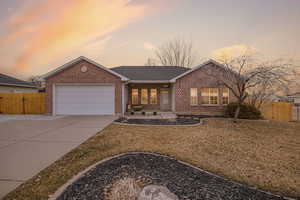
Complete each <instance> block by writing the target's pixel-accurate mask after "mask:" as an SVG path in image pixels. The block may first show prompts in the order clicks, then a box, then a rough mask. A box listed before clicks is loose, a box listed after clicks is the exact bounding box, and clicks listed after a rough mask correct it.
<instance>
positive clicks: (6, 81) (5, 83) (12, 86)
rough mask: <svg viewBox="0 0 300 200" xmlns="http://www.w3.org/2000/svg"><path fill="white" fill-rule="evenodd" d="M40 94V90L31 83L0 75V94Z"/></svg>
mask: <svg viewBox="0 0 300 200" xmlns="http://www.w3.org/2000/svg"><path fill="white" fill-rule="evenodd" d="M25 92H38V88H37V87H36V86H35V85H34V84H33V83H30V82H27V81H23V80H19V79H16V78H13V77H11V76H7V75H5V74H0V93H25Z"/></svg>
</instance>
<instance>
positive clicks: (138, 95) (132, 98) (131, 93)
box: [131, 88, 139, 105]
mask: <svg viewBox="0 0 300 200" xmlns="http://www.w3.org/2000/svg"><path fill="white" fill-rule="evenodd" d="M134 90H137V103H133V91H134ZM131 104H132V105H139V89H138V88H132V89H131Z"/></svg>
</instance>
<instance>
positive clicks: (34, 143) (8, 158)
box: [0, 115, 115, 199]
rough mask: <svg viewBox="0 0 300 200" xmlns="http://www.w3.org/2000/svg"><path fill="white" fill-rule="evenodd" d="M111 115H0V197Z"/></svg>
mask: <svg viewBox="0 0 300 200" xmlns="http://www.w3.org/2000/svg"><path fill="white" fill-rule="evenodd" d="M12 118H13V119H12ZM114 119H115V117H114V116H67V117H51V116H34V117H30V116H26V117H25V119H24V116H19V117H18V116H4V115H0V199H1V198H2V197H3V196H4V195H5V194H7V193H8V192H10V191H11V190H13V189H15V188H16V187H17V186H18V185H20V184H21V183H23V182H24V181H26V180H28V179H30V178H31V177H32V176H34V175H36V174H37V173H38V172H39V171H41V170H42V169H44V168H45V167H47V166H49V165H50V164H51V163H53V162H54V161H56V160H57V159H59V158H60V157H62V156H63V155H64V154H66V153H68V152H69V151H70V150H72V149H73V148H75V147H77V146H78V145H79V144H81V143H83V142H84V141H86V140H87V139H88V138H90V137H91V136H93V135H95V134H96V133H97V132H99V131H100V130H102V129H103V128H104V127H105V126H107V125H108V124H110V123H111V122H112V121H113V120H114Z"/></svg>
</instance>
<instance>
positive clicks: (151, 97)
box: [150, 89, 157, 104]
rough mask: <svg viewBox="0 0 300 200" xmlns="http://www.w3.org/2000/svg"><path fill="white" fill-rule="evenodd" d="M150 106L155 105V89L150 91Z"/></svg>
mask: <svg viewBox="0 0 300 200" xmlns="http://www.w3.org/2000/svg"><path fill="white" fill-rule="evenodd" d="M150 104H157V89H150Z"/></svg>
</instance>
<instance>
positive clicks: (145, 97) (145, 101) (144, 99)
mask: <svg viewBox="0 0 300 200" xmlns="http://www.w3.org/2000/svg"><path fill="white" fill-rule="evenodd" d="M141 95H142V98H141V104H148V89H142V90H141Z"/></svg>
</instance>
